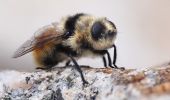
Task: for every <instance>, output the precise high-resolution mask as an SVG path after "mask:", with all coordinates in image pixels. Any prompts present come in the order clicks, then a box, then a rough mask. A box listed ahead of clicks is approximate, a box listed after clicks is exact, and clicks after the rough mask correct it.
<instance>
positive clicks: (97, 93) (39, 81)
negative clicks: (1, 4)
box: [0, 64, 170, 100]
mask: <svg viewBox="0 0 170 100" xmlns="http://www.w3.org/2000/svg"><path fill="white" fill-rule="evenodd" d="M82 70H83V73H84V76H85V79H86V80H87V81H88V82H89V85H87V86H82V82H81V78H80V75H79V73H78V72H77V71H76V70H75V69H74V68H73V67H68V68H54V69H52V70H49V71H41V70H39V71H36V72H32V73H28V72H16V71H5V72H1V73H0V99H1V100H11V99H12V100H28V99H29V100H170V65H169V64H166V65H161V66H158V67H152V68H151V67H150V68H145V69H126V70H124V71H121V70H118V69H111V68H107V69H106V68H82Z"/></svg>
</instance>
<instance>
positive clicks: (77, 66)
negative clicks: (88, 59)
mask: <svg viewBox="0 0 170 100" xmlns="http://www.w3.org/2000/svg"><path fill="white" fill-rule="evenodd" d="M69 57H70V59H71V60H72V62H73V63H74V65H75V68H76V70H77V71H78V72H79V73H80V76H81V79H82V81H83V86H85V85H86V84H88V82H87V81H86V80H85V78H84V76H83V72H82V70H81V68H80V66H79V65H78V63H77V61H76V60H75V59H74V58H73V57H72V56H71V55H69Z"/></svg>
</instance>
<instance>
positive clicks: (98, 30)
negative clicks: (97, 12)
mask: <svg viewBox="0 0 170 100" xmlns="http://www.w3.org/2000/svg"><path fill="white" fill-rule="evenodd" d="M104 30H105V26H104V25H103V24H102V23H101V22H95V23H94V24H93V26H92V29H91V35H92V37H93V39H95V40H98V39H99V38H101V37H102V34H103V33H104Z"/></svg>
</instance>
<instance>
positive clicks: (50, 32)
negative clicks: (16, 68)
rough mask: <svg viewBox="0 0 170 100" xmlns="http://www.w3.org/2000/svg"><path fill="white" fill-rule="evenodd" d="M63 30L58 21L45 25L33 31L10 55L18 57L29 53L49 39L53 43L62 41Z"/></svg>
mask: <svg viewBox="0 0 170 100" xmlns="http://www.w3.org/2000/svg"><path fill="white" fill-rule="evenodd" d="M63 34H64V32H63V31H62V29H61V28H60V27H59V24H58V23H53V24H51V25H47V26H44V27H42V28H41V29H39V30H38V31H37V32H35V34H34V36H33V37H32V38H31V39H29V40H27V41H26V42H25V43H24V44H22V45H21V46H20V47H19V48H18V49H17V50H16V52H15V53H14V55H13V56H12V57H13V58H17V57H20V56H22V55H25V54H26V53H29V52H31V51H33V50H35V49H36V48H38V47H40V46H43V45H44V44H45V43H47V42H49V41H55V43H57V42H58V43H59V42H61V41H62V36H63Z"/></svg>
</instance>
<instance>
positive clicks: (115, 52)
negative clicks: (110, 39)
mask: <svg viewBox="0 0 170 100" xmlns="http://www.w3.org/2000/svg"><path fill="white" fill-rule="evenodd" d="M113 48H114V54H113V65H114V66H115V68H118V67H117V65H116V60H117V48H116V45H113Z"/></svg>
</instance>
